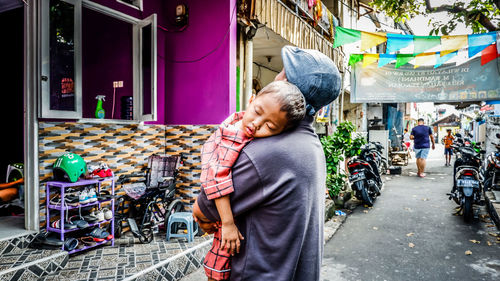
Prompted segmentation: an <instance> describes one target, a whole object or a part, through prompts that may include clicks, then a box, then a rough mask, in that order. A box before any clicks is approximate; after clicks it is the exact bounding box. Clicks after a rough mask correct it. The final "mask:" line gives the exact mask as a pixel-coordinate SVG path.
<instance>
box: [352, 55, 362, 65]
mask: <svg viewBox="0 0 500 281" xmlns="http://www.w3.org/2000/svg"><path fill="white" fill-rule="evenodd" d="M362 60H363V54H352V55H351V56H350V57H349V65H354V64H356V63H357V62H360V61H362Z"/></svg>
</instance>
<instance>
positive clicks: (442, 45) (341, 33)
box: [333, 26, 500, 67]
mask: <svg viewBox="0 0 500 281" xmlns="http://www.w3.org/2000/svg"><path fill="white" fill-rule="evenodd" d="M335 30H336V32H335V42H334V44H333V47H334V48H336V47H339V46H342V45H344V44H349V43H354V42H357V41H361V51H365V50H368V49H370V48H372V47H375V46H377V45H379V44H382V43H384V42H387V47H386V50H387V51H386V53H387V54H390V53H394V52H397V51H400V50H401V49H403V48H406V47H408V46H411V45H412V44H413V55H414V56H416V55H419V54H422V53H425V52H429V50H430V49H432V48H434V47H437V46H439V54H440V56H442V57H444V56H446V55H448V54H451V53H453V52H455V51H457V50H462V49H463V50H465V49H467V51H468V52H467V55H468V56H469V58H471V57H473V56H475V55H477V54H478V53H480V52H482V51H483V50H484V49H486V48H487V47H488V46H491V45H493V44H495V43H496V42H497V41H498V43H496V48H497V54H498V53H500V32H499V31H497V32H488V33H480V34H469V35H443V36H414V35H411V34H396V33H384V32H366V31H360V30H355V29H349V28H344V27H340V26H336V27H335ZM490 53H491V52H486V53H481V55H484V54H488V55H490ZM424 57H427V56H420V57H419V58H418V61H419V62H423V60H424ZM389 58H391V57H379V65H380V66H384V65H385V64H387V63H389V62H390V61H387V60H388V59H389ZM488 58H489V57H487V58H485V60H487V59H488ZM392 59H393V58H392ZM428 59H430V58H428ZM361 60H362V58H360V61H361ZM403 60H404V59H402V58H400V62H403ZM367 62H368V61H367ZM367 62H366V63H367ZM352 63H355V62H352ZM417 67H418V66H417Z"/></svg>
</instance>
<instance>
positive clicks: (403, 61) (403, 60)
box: [395, 54, 415, 68]
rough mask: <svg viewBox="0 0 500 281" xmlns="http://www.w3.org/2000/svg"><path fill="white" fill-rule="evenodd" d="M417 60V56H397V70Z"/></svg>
mask: <svg viewBox="0 0 500 281" xmlns="http://www.w3.org/2000/svg"><path fill="white" fill-rule="evenodd" d="M414 58H415V54H397V55H396V66H395V67H396V68H399V67H400V66H402V65H405V64H407V63H409V62H410V61H411V60H412V59H414Z"/></svg>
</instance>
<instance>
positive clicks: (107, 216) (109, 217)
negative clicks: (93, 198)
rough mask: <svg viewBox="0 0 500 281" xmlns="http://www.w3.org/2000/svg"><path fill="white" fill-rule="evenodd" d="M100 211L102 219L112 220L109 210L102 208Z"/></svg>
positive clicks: (111, 213)
mask: <svg viewBox="0 0 500 281" xmlns="http://www.w3.org/2000/svg"><path fill="white" fill-rule="evenodd" d="M101 211H102V213H103V214H104V218H105V219H106V220H110V219H111V218H113V212H111V210H110V209H108V208H104V209H102V210H101Z"/></svg>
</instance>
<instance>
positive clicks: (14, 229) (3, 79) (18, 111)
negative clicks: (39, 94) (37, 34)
mask: <svg viewBox="0 0 500 281" xmlns="http://www.w3.org/2000/svg"><path fill="white" fill-rule="evenodd" d="M19 2H20V3H21V4H19ZM0 36H2V38H6V39H7V40H8V44H0V56H1V61H2V65H3V66H4V67H3V68H2V75H0V83H1V85H2V93H3V94H2V97H4V99H3V101H2V102H1V103H0V118H1V120H3V122H2V130H3V132H4V141H3V143H4V144H5V145H4V146H3V149H2V152H1V154H2V156H1V157H0V184H4V183H9V182H13V181H16V180H18V179H21V178H23V174H24V165H23V162H24V156H25V155H24V151H25V147H24V143H25V139H24V64H25V61H24V43H25V42H24V6H23V5H22V2H21V1H4V2H2V4H1V5H0ZM24 214H25V204H24V184H16V185H10V186H3V187H1V188H0V239H1V238H5V237H12V236H15V235H18V234H21V233H24V232H26V230H25V216H24Z"/></svg>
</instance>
